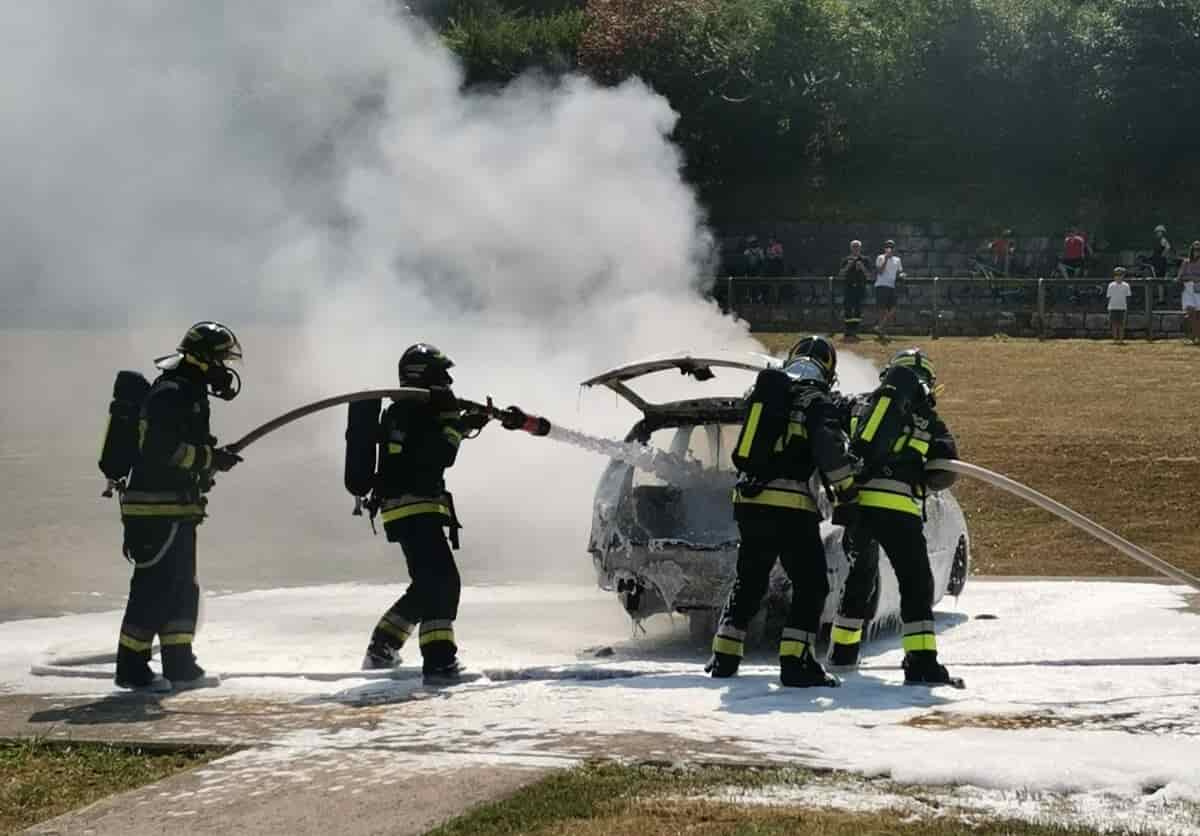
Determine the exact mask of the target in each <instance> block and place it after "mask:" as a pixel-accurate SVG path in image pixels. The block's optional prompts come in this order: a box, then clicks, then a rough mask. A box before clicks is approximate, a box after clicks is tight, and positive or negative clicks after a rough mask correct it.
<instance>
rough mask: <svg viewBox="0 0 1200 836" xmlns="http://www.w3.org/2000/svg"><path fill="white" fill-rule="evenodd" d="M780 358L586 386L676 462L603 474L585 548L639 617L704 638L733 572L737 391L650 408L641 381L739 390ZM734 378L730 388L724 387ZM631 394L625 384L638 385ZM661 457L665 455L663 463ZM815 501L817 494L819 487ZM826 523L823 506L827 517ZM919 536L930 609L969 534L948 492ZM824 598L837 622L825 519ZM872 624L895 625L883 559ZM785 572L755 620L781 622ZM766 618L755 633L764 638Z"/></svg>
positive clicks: (660, 365)
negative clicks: (621, 407) (624, 411)
mask: <svg viewBox="0 0 1200 836" xmlns="http://www.w3.org/2000/svg"><path fill="white" fill-rule="evenodd" d="M772 364H775V365H778V361H776V360H774V359H773V358H770V357H767V356H765V355H757V354H748V355H740V356H738V357H735V358H728V359H718V358H703V357H692V356H680V357H670V358H663V359H655V360H648V361H645V362H641V363H635V364H632V365H627V366H622V367H620V368H616V369H613V370H611V371H608V372H605V373H603V374H600V375H597V376H595V377H593V378H591V379H590V380H586V381H584V383H583V386H585V387H595V386H603V387H607V388H608V389H611V390H612V391H614V392H616V393H617V394H618V395H620V396H621V397H622V398H624V399H625V400H626V401H628V402H629V403H630V404H631V405H632V406H633V407H634V408H636V409H637V410H638V411H639V412H640V413H641V418H640V419H639V420H638V421H637V422H636V423H635V424H634V425H633V427H632V429H630V430H629V433H628V435H627V436H626V439H625V441H626V442H627V444H628V443H634V444H638V445H642V446H644V447H647V448H653V450H654V456H652V458H651V460H654V457H659V458H662V459H666V460H670V461H673V462H675V463H676V464H677V465H682V466H678V467H675V468H673V469H672V470H670V471H668V472H666V477H665V478H664V475H663V471H661V470H658V469H656V470H647V469H644V468H642V467H638V466H636V464H635V463H634V462H635V461H636V459H635V458H631V457H629V456H621V457H614V458H612V459H611V460H610V462H609V464H608V466H607V467H606V468H605V470H604V472H603V474H602V475H601V477H600V482H599V485H598V486H597V488H596V494H595V501H594V506H593V516H592V529H591V535H590V538H589V542H588V551H589V552H590V553H591V556H592V561H593V563H594V565H595V569H596V573H597V580H598V583H599V585H600V587H601V588H602V589H605V590H609V591H612V592H615V593H616V594H617V596H618V598H619V599H620V602H621V604H622V606H623V607H624V608H625V611H626V612H627V613H629V615H630V617H631V618H633V619H634V620H635V621H640V620H641V619H644V618H647V617H649V616H651V615H655V614H657V613H670V614H674V613H679V614H682V615H684V616H685V617H687V619H688V623H689V625H690V628H691V631H692V634H693V636H695V637H696V638H708V637H709V636H711V633H712V630H713V629H714V627H715V624H716V620H717V617H718V615H719V613H720V609H721V607H722V606H723V605H724V602H725V599H726V597H727V595H728V593H729V588H730V586H731V585H732V584H733V580H734V577H735V574H736V572H735V569H736V564H737V547H738V529H737V524H736V523H735V522H734V519H733V505H732V502H731V498H730V493H731V490H732V488H733V485H734V482H735V480H736V478H737V474H736V472H735V469H734V466H733V462H732V460H731V457H730V453H731V451H732V450H733V447H734V445H735V443H736V441H737V438H738V433H739V431H740V429H741V424H742V417H743V400H742V396H741V395H739V394H728V393H725V394H716V393H715V391H714V392H713V394H710V395H709V396H708V397H696V398H688V399H684V400H665V401H661V402H660V401H652V400H650V399H649V396H648V395H646V394H645V391H644V387H643V384H644V383H646V382H648V381H651V380H652V379H653V378H655V377H661V375H663V374H666V373H668V372H674V373H675V374H676V375H683V376H685V377H686V378H689V379H690V387H693V388H696V389H697V390H699V389H700V387H704V388H705V389H706V390H710V391H712V390H715V389H719V388H721V387H720V386H717V385H715V384H714V381H716V380H718V372H719V373H720V378H719V379H720V381H721V382H723V383H724V384H725V386H724V388H725V389H726V390H729V388H730V387H731V386H732V387H734V391H740V392H743V393H744V392H745V391H746V390H748V389H749V388H750V386H751V385H752V384H753V381H754V376H755V375H756V374H757V373H758V372H759V371H761V370H762V369H764V368H767V367H768V366H769V365H772ZM726 378H730V379H731V380H730V381H725V379H726ZM635 381H636V382H637V383H636V388H634V386H631V384H633V383H634V382H635ZM661 454H665V455H661ZM813 493H814V495H816V496H821V495H822V492H821V491H820V490H815V491H814V492H813ZM824 510H825V511H826V513H825V517H826V520H828V517H829V513H828V507H827V506H826V507H825V509H824ZM926 514H927V520H928V521H927V523H926V527H925V536H926V539H927V541H928V543H929V556H930V562H931V564H932V568H933V577H934V588H935V599H934V600H935V603H936V602H937V601H938V600H940V599H941V598H942V596H943V595H945V594H950V595H958V594H959V593H960V592H961V591H962V589H963V586H964V584H965V583H966V578H967V572H968V569H969V566H970V538H969V536H968V533H967V527H966V521H965V519H964V517H963V513H962V510H961V509H960V508H959V505H958V502H957V501H955V499H954V497H953V495H952V494H951V493H950V491H941V492H938V493H932V494H930V496H929V498H928V500H927V503H926ZM821 536H822V540H823V542H824V544H825V555H826V561H827V564H828V567H829V568H828V571H829V587H830V590H831V591H830V594H829V597H828V599H827V600H826V602H825V611H824V614H823V616H822V622H823V623H824V624H828V623H829V622H831V621H832V620H833V616H834V614H835V612H836V609H837V602H838V597H839V595H840V593H841V588H842V583H843V581H844V580H845V578H846V575H847V572H848V568H849V567H848V563H847V559H846V555H845V553H844V552H843V551H842V545H841V541H842V529H841V527H839V526H834V525H832V524H831V523H830V522H828V521H825V522H822V523H821ZM877 595H878V607H877V611H876V617H875V619H874V622H873V623H874V624H875V625H880V624H883V623H886V622H889V621H895V622H896V623H898V621H899V610H900V595H899V588H898V586H897V583H896V576H895V574H894V573H893V571H892V568H891V565H890V564H889V563H888V561H886V560H884V561H881V562H880V578H879V585H878V589H877ZM790 596H791V589H790V582H789V581H788V579H787V576H786V575H785V574H784V573H783V570H782V568H781V567H780V566H779V565H778V564H777V565H776V566H775V568H774V570H773V571H772V574H771V583H770V587H769V591H768V593H767V601H766V606H764V607H763V609H762V610H761V611H760V618H764V619H766V623H767V624H768V625H770V624H771V623H772V622H773V621H777V622H778V623H782V618H783V613H784V612H785V611H786V608H787V604H788V601H789V600H790ZM761 624H762V622H759V624H758V625H754V627H757V628H758V629H760V630H761Z"/></svg>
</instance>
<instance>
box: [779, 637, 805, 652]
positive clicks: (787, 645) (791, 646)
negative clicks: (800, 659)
mask: <svg viewBox="0 0 1200 836" xmlns="http://www.w3.org/2000/svg"><path fill="white" fill-rule="evenodd" d="M806 650H808V642H798V641H794V640H785V641H781V642H780V643H779V655H780V656H803V655H804V651H806Z"/></svg>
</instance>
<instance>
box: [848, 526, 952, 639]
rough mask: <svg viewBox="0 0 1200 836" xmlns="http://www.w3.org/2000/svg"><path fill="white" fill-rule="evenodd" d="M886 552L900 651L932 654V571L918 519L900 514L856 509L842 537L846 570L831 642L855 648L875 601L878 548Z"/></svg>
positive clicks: (876, 601) (923, 534)
mask: <svg viewBox="0 0 1200 836" xmlns="http://www.w3.org/2000/svg"><path fill="white" fill-rule="evenodd" d="M880 546H882V547H883V549H884V551H885V552H887V557H888V560H889V561H891V564H892V569H893V570H895V573H896V581H897V583H898V585H899V587H900V618H901V620H902V622H903V634H904V649H905V651H911V650H936V649H937V645H936V642H935V639H934V628H933V571H932V569H931V568H930V565H929V549H928V546H927V545H926V543H925V525H924V522H923V521H922V520H921V517H920V516H918V515H916V514H909V513H906V512H903V511H889V510H886V509H883V508H871V507H865V508H864V507H860V508H859V509H858V515H857V519H856V520H855V521H854V523H853V524H851V525H849V526H847V527H846V530H845V531H844V532H843V534H842V547H843V549H844V550H845V552H846V557H847V558H848V559H849V560H850V572H849V575H848V576H847V577H846V583H845V586H844V587H843V589H842V595H841V600H840V602H839V604H838V612H837V617H836V618H835V619H834V623H833V634H832V637H831V638H832V641H833V643H834V644H835V649H836V645H839V644H840V645H858V644H859V643H861V641H862V629H863V625H864V624H865V623H866V622H867V621H869V620H870V619H872V618H874V616H875V608H876V606H877V605H878V602H879V589H878V584H879V580H878V578H879V547H880Z"/></svg>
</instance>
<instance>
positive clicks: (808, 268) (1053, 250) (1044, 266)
mask: <svg viewBox="0 0 1200 836" xmlns="http://www.w3.org/2000/svg"><path fill="white" fill-rule="evenodd" d="M1000 231H1001V230H1000V229H999V228H996V227H984V226H976V225H970V224H946V223H936V222H935V223H925V224H920V223H879V224H830V223H805V222H796V221H781V222H777V223H772V224H760V225H757V226H748V225H726V226H724V227H722V228H721V229H720V230H719V232H718V236H717V237H718V242H719V244H720V247H721V250H722V262H723V264H722V268H721V270H720V273H721V274H722V275H724V274H729V273H733V274H735V275H741V274H743V273H744V272H745V271H744V270H743V269H741V268H740V266H739V265H740V264H741V263H742V257H741V253H742V250H743V247H744V241H745V239H746V238H747V237H748V236H750V235H757V236H758V239H759V242H760V243H761V244H762V246H763V247H766V245H767V239H768V237H769V236H771V235H774V236H776V237H777V238H778V239H779V242H780V243H781V244H783V247H784V264H785V265H786V267H785V270H784V272H785V273H787V274H789V275H824V274H827V273H833V272H836V270H837V266H838V264H839V263H840V262H841V260H842V258H843V257H845V255H846V254H847V253H849V251H850V246H849V245H850V241H851V240H852V239H855V238H857V239H858V240H860V241H862V242H863V252H864V254H866V255H869V256H872V257H874V256H875V255H877V254H878V253H880V252H882V249H883V242H884V241H885V240H887V239H892V240H894V241H895V242H896V255H898V256H900V258H901V261H902V262H903V263H904V269H905V272H906V273H908V275H909V276H913V277H930V276H941V277H954V276H969V275H970V274H971V270H970V266H969V265H970V262H971V259H972V258H973V257H974V256H976V255H977V254H978V253H979V252H980V249H981V248H982V247H986V245H987V243H988V242H989V241H990V240H992V239H993V238H996V237H998V236H999V234H1000ZM1023 232H1024V233H1027V232H1029V231H1028V230H1021V229H1019V228H1018V229H1016V233H1017V234H1016V235H1015V236H1013V240H1014V241H1015V243H1016V250H1015V254H1014V257H1013V261H1012V267H1013V270H1014V272H1016V273H1018V274H1021V275H1029V276H1037V275H1050V274H1051V272H1052V271H1053V269H1054V266H1055V264H1056V263H1057V261H1058V256H1059V254H1060V253H1061V251H1062V243H1063V237H1064V234H1065V229H1064V230H1062V231H1059V232H1057V233H1056V234H1055V235H1044V234H1042V235H1029V234H1022V233H1023ZM1146 233H1147V234H1146V250H1145V251H1144V252H1145V254H1149V248H1150V246H1151V245H1152V241H1151V235H1150V230H1149V229H1147V231H1146ZM1092 244H1093V247H1096V248H1097V249H1096V252H1095V254H1094V257H1093V260H1092V265H1091V266H1092V269H1091V270H1090V271H1089V272H1090V273H1091V274H1092V275H1094V276H1108V275H1110V274H1111V272H1112V268H1113V266H1115V265H1118V264H1120V265H1123V266H1126V267H1131V266H1133V265H1134V263H1135V262H1136V260H1137V254H1138V252H1137V251H1134V250H1127V249H1119V248H1111V249H1104V246H1105V242H1103V241H1100V242H1092Z"/></svg>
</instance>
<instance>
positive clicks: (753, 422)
mask: <svg viewBox="0 0 1200 836" xmlns="http://www.w3.org/2000/svg"><path fill="white" fill-rule="evenodd" d="M762 410H763V405H762V404H761V403H756V404H753V405H752V406H751V407H750V417H748V418H747V419H746V426H745V427H743V428H742V443H741V444H739V445H738V451H737V454H738V455H739V456H741V457H742V458H743V459H744V458H746V457H747V456H749V455H750V445H751V444H753V443H754V434H755V433H756V432H758V419H759V418H761V417H762Z"/></svg>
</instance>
